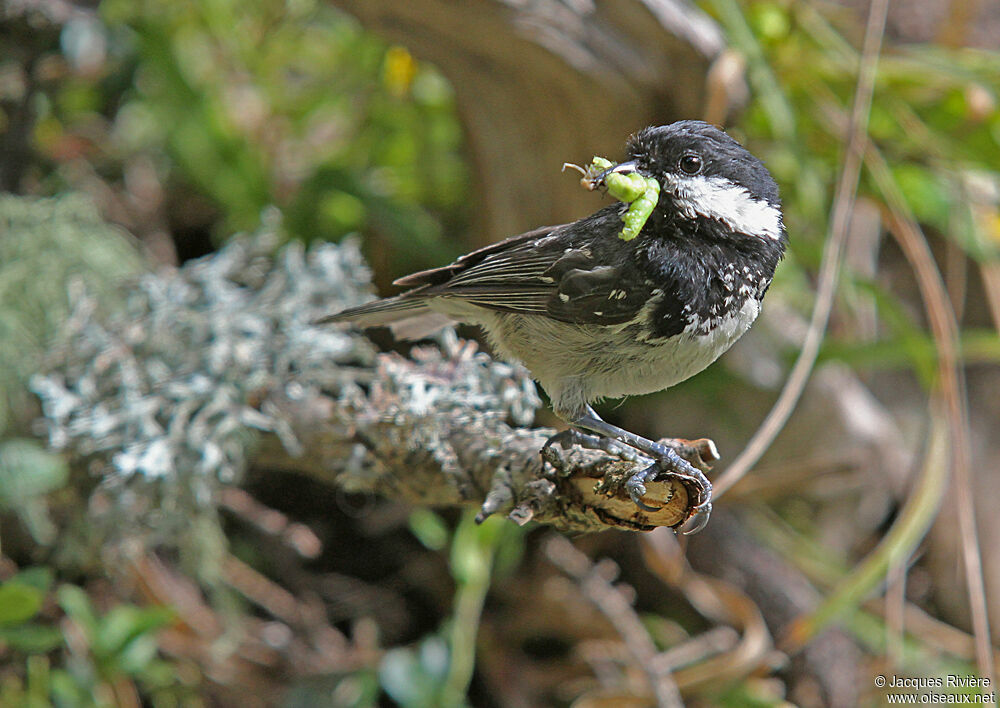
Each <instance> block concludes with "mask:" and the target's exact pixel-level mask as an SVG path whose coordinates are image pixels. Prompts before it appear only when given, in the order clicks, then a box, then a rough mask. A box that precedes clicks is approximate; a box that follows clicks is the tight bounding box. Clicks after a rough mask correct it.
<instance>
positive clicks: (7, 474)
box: [0, 438, 69, 507]
mask: <svg viewBox="0 0 1000 708" xmlns="http://www.w3.org/2000/svg"><path fill="white" fill-rule="evenodd" d="M68 479H69V467H68V466H67V465H66V461H65V460H63V459H62V457H60V456H59V455H53V454H52V453H50V452H47V451H46V450H45V449H44V448H42V446H41V445H39V444H38V443H37V442H35V441H34V440H27V439H24V438H15V439H13V440H5V441H3V442H0V506H7V507H14V506H20V505H22V504H24V501H25V499H27V498H29V497H36V496H39V495H41V494H46V493H48V492H51V491H54V490H56V489H60V488H61V487H63V486H64V485H65V484H66V482H67V480H68Z"/></svg>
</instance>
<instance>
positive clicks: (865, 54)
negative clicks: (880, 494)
mask: <svg viewBox="0 0 1000 708" xmlns="http://www.w3.org/2000/svg"><path fill="white" fill-rule="evenodd" d="M888 9H889V0H874V1H873V2H872V5H871V9H870V10H869V14H868V24H867V28H866V30H865V41H864V46H863V48H862V52H861V65H860V68H859V71H858V83H857V87H856V89H855V93H854V106H853V110H852V113H851V121H850V124H849V125H848V131H847V148H846V152H845V155H844V164H843V166H842V168H841V172H840V179H839V181H838V183H837V192H836V194H835V196H834V204H833V213H832V215H831V218H830V228H829V235H828V237H827V241H826V245H825V246H824V248H823V261H822V265H821V266H820V273H819V283H818V285H817V288H816V303H815V305H814V306H813V312H812V317H811V319H810V321H809V330H808V331H807V332H806V337H805V341H804V342H803V343H802V351H801V352H800V353H799V356H798V359H796V361H795V366H794V367H792V371H791V373H790V374H789V376H788V380H787V381H786V382H785V386H784V388H783V389H782V390H781V394H780V395H779V396H778V400H777V401H776V402H775V404H774V407H772V408H771V411H770V412H769V413H768V415H767V418H765V419H764V422H763V423H762V424H761V426H760V427H759V428H758V429H757V432H756V433H754V436H753V437H752V438H751V439H750V441H749V442H748V443H747V445H746V447H745V448H744V449H743V451H742V452H741V453H740V454H739V456H738V457H737V458H736V459H735V460H733V462H732V464H731V465H729V467H728V468H727V469H726V471H725V472H724V473H723V474H722V475H721V476H720V477H719V478H718V480H716V482H715V497H716V499H718V498H719V497H721V496H722V494H724V493H725V491H726V490H727V489H729V488H730V487H732V486H733V485H734V484H736V482H738V481H739V480H740V478H741V477H743V476H744V475H745V474H746V473H747V472H749V471H750V468H751V467H753V466H754V464H756V463H757V461H758V460H759V459H760V458H761V456H762V455H763V454H764V453H765V452H766V451H767V449H768V448H769V447H770V446H771V443H773V442H774V439H775V438H776V437H777V436H778V433H779V432H781V429H782V428H784V427H785V423H786V422H788V417H789V416H790V415H791V413H792V411H793V410H794V409H795V406H796V404H797V403H798V401H799V398H800V397H801V396H802V391H803V390H804V389H805V385H806V381H808V379H809V374H810V373H811V372H812V369H813V366H814V364H815V363H816V355H817V354H818V353H819V346H820V343H821V342H822V340H823V335H824V332H825V331H826V325H827V322H828V321H829V319H830V310H831V309H832V307H833V294H834V291H835V289H836V285H837V274H838V273H839V271H840V262H841V258H842V254H843V251H844V243H845V242H846V241H847V236H848V229H849V227H850V217H851V212H852V211H853V208H854V198H855V195H856V193H857V188H858V181H859V179H860V176H861V164H862V161H863V157H864V146H865V143H866V141H867V133H868V116H869V113H870V111H871V102H872V94H873V92H874V89H875V71H876V68H877V66H878V55H879V51H880V49H881V46H882V36H883V34H884V32H885V20H886V15H887V13H888Z"/></svg>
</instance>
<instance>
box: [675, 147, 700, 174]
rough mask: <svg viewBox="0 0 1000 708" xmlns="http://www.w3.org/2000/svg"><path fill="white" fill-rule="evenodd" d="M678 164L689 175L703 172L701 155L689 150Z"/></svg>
mask: <svg viewBox="0 0 1000 708" xmlns="http://www.w3.org/2000/svg"><path fill="white" fill-rule="evenodd" d="M678 164H679V166H680V168H681V170H682V171H684V172H686V173H687V174H689V175H696V174H698V173H699V172H701V157H699V156H698V155H695V154H694V153H691V152H689V153H688V154H687V155H685V156H684V157H682V158H681V161H680V162H679V163H678Z"/></svg>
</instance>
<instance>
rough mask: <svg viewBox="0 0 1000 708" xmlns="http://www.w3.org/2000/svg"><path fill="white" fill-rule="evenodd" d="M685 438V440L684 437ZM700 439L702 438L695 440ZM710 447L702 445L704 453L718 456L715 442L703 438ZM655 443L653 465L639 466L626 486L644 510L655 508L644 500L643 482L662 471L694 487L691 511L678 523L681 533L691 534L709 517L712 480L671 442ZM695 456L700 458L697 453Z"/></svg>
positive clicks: (653, 479)
mask: <svg viewBox="0 0 1000 708" xmlns="http://www.w3.org/2000/svg"><path fill="white" fill-rule="evenodd" d="M685 442H686V441H685ZM696 442H699V443H700V442H701V441H696ZM706 442H707V443H708V445H709V446H710V447H707V448H706V449H705V451H704V452H705V455H706V456H713V454H714V458H715V459H718V453H717V452H716V451H715V445H714V444H713V443H712V442H711V441H710V440H709V441H706ZM654 445H656V452H657V453H658V455H659V459H657V460H656V461H655V462H654V463H653V464H652V465H650V466H649V467H647V468H645V469H642V470H639V471H638V472H636V473H635V474H633V475H632V476H631V477H629V479H628V481H627V482H625V489H626V491H627V492H628V494H629V497H631V499H632V501H633V502H635V505H636V506H638V507H639V508H640V509H645V510H646V511H658V510H659V509H658V508H657V507H654V506H649V505H648V504H646V503H645V502H644V501H643V500H642V498H643V496H644V495H645V494H646V483H647V482H653V481H655V480H656V479H657V477H659V476H660V475H661V474H664V475H666V476H669V477H674V478H677V479H679V480H680V481H681V482H682V483H683V484H684V485H685V486H686V487H687V488H688V490H689V491H693V492H694V494H695V498H696V499H697V500H698V503H697V504H696V505H695V506H693V507H692V508H691V514H690V516H688V519H687V521H685V522H684V525H683V526H682V527H681V528H682V529H683V531H682V532H683V533H684V534H685V535H687V534H693V533H697V532H699V531H701V530H702V529H703V528H705V525H706V524H707V523H708V517H709V516H710V515H711V513H712V483H711V482H710V481H709V480H708V477H706V476H705V473H704V472H702V471H701V470H700V469H698V468H697V467H695V466H694V465H692V464H691V463H690V462H689V461H688V460H686V459H684V457H682V456H681V455H680V454H679V453H678V451H677V450H676V449H675V447H674V446H668V445H662V444H660V443H654ZM698 459H703V455H701V454H699V455H698Z"/></svg>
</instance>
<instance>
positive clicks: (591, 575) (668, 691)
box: [545, 536, 684, 708]
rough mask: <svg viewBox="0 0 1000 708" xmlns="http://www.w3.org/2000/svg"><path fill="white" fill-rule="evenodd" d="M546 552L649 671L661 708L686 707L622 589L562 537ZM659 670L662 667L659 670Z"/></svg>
mask: <svg viewBox="0 0 1000 708" xmlns="http://www.w3.org/2000/svg"><path fill="white" fill-rule="evenodd" d="M545 554H546V555H547V556H548V558H549V560H551V561H552V562H553V563H555V564H556V565H557V566H559V568H561V569H562V570H563V572H565V573H566V574H567V575H569V576H570V577H572V578H574V579H575V580H576V581H577V582H578V583H579V585H580V589H581V590H582V591H583V593H584V594H585V595H586V597H587V599H588V600H590V601H591V602H592V603H593V604H594V605H595V606H596V607H597V609H598V610H600V611H601V612H602V613H603V614H604V616H605V617H607V618H608V620H609V621H610V622H611V624H612V625H613V626H614V627H615V629H616V630H617V631H618V634H619V636H620V637H621V638H622V641H623V642H624V643H625V646H626V647H627V648H628V650H629V653H630V654H631V655H632V658H633V660H634V661H635V662H636V664H638V666H639V668H640V669H641V670H642V671H643V672H645V674H646V677H647V679H648V681H649V685H650V688H651V689H652V691H653V695H654V696H655V697H656V705H657V706H661V708H674V707H676V708H683V706H684V701H682V700H681V693H680V690H679V689H678V688H677V684H676V683H675V682H674V680H673V677H672V676H671V675H670V673H669V671H666V670H665V669H664V667H662V666H659V665H658V664H657V662H656V646H655V645H654V644H653V639H652V637H650V636H649V632H647V631H646V628H645V627H643V626H642V621H641V620H640V619H639V616H638V615H637V614H636V612H635V608H633V607H632V605H631V604H630V603H629V601H628V600H627V599H626V598H625V596H624V595H623V594H622V593H621V591H620V590H619V589H618V588H616V587H615V586H614V585H613V584H612V582H611V580H610V579H608V578H607V577H605V576H604V574H603V573H602V572H601V567H600V566H595V565H594V564H593V563H591V562H590V559H589V558H587V556H586V555H584V554H583V553H581V552H580V551H578V550H577V549H576V548H574V546H573V544H572V543H570V542H569V541H568V540H566V539H565V538H564V537H562V536H552V537H550V538H549V541H548V543H546V545H545ZM658 669H659V670H658Z"/></svg>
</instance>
